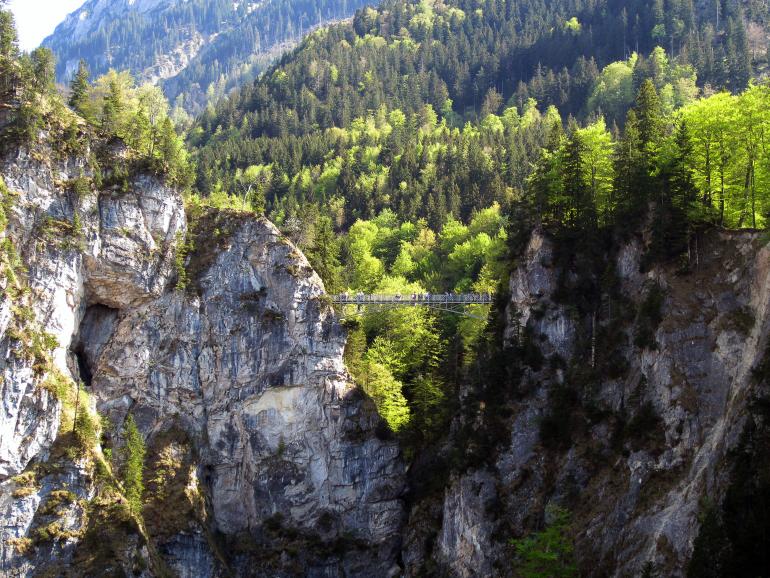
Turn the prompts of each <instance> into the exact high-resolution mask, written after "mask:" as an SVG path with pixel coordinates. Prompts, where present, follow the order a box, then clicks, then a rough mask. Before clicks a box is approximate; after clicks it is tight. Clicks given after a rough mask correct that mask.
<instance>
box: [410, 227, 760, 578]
mask: <svg viewBox="0 0 770 578" xmlns="http://www.w3.org/2000/svg"><path fill="white" fill-rule="evenodd" d="M696 250H697V253H696ZM555 251H556V248H555V245H554V243H553V241H551V240H550V239H549V238H548V237H546V236H543V235H542V234H540V233H537V232H536V233H535V234H533V236H532V238H531V240H530V243H529V246H528V248H527V250H526V252H525V254H524V255H523V256H522V258H521V259H520V262H519V265H518V267H517V268H516V269H515V270H514V272H513V274H512V276H511V281H510V294H511V299H510V303H509V306H508V315H509V322H508V325H507V330H506V334H505V339H506V341H511V342H515V341H521V340H528V342H529V343H530V344H534V345H536V347H537V349H538V350H539V352H540V358H539V359H538V361H537V363H529V362H524V363H523V370H522V372H521V376H520V380H517V381H516V383H507V384H504V387H505V388H507V389H506V391H507V393H506V394H505V399H506V405H507V409H509V410H510V418H509V419H508V420H507V422H506V429H507V431H508V432H509V434H508V435H509V436H510V437H507V438H502V439H500V440H499V442H500V446H499V447H500V451H499V453H498V454H497V456H496V457H495V458H494V459H493V460H492V465H491V466H490V467H485V468H480V469H472V470H471V471H469V472H467V473H465V474H462V475H455V476H453V477H452V479H451V481H450V483H449V485H448V487H447V488H446V490H445V491H444V494H443V497H442V498H441V499H439V500H438V501H436V502H435V503H434V504H433V506H432V507H433V508H434V511H435V512H436V513H439V512H440V517H439V516H437V517H438V518H439V519H440V522H439V523H438V525H436V526H435V529H434V531H435V532H436V536H437V537H436V541H435V545H434V546H433V549H432V552H430V553H426V552H422V553H420V554H418V553H416V551H415V548H416V547H415V545H414V543H410V545H409V547H408V548H407V551H406V552H407V555H405V559H406V561H407V563H408V565H412V567H414V568H416V567H419V565H420V564H424V563H425V560H426V558H430V559H432V560H433V563H435V564H437V565H438V566H439V567H441V568H444V569H446V571H447V572H449V573H450V574H452V575H457V576H479V575H499V576H505V575H508V573H509V572H511V571H512V570H511V568H512V565H514V564H515V562H514V561H515V553H514V551H513V548H512V546H510V544H509V543H508V539H510V538H516V537H520V536H525V535H527V534H529V533H530V532H533V531H534V530H537V529H539V528H542V521H543V510H544V507H545V505H547V504H555V505H558V506H560V507H563V508H566V509H567V510H569V511H570V512H571V515H572V526H571V532H572V538H574V542H575V545H576V561H577V563H578V565H579V566H580V567H581V569H582V571H583V572H584V573H585V574H586V575H595V576H627V575H639V574H640V573H641V572H642V569H643V568H644V566H645V565H646V564H650V563H651V564H652V566H651V568H654V569H656V570H657V571H658V572H659V573H660V575H666V576H682V575H684V574H685V573H686V569H687V564H688V561H689V560H690V557H691V555H692V551H693V544H694V541H695V539H696V537H697V536H698V532H699V527H700V519H701V516H702V514H703V512H704V506H705V505H706V504H709V503H710V504H718V503H719V501H720V500H721V498H722V496H723V495H724V492H725V490H726V487H727V485H728V483H729V478H730V471H731V466H730V459H731V458H730V455H731V453H730V451H731V449H734V448H735V447H736V446H737V445H738V443H739V440H740V438H741V433H742V432H743V431H744V427H745V425H746V423H747V420H748V421H749V422H752V423H753V419H754V418H752V417H751V415H750V407H751V405H750V404H751V400H752V397H755V396H760V395H761V393H762V392H761V391H760V385H759V384H758V383H757V381H756V379H755V377H753V375H752V369H753V368H756V367H758V366H759V365H760V364H761V363H762V360H763V356H764V355H765V349H766V342H767V336H768V332H769V331H770V316H769V315H768V312H769V311H768V307H769V306H770V265H769V264H770V249H769V248H768V246H767V244H766V241H763V240H762V238H761V235H759V234H757V233H753V232H740V233H732V232H718V231H713V232H710V233H707V234H704V235H702V236H700V237H699V239H698V244H697V245H695V244H693V248H692V254H691V255H690V271H689V272H685V273H683V272H681V271H678V270H677V267H674V266H661V267H658V268H654V269H653V270H651V271H649V272H647V273H640V267H639V261H640V257H641V249H640V243H639V240H635V241H632V242H630V243H627V244H625V245H624V246H622V247H621V249H620V250H619V251H617V252H616V253H615V254H614V255H613V256H612V257H611V258H610V260H609V261H608V265H611V266H612V268H613V269H614V271H616V272H617V277H616V278H617V280H618V284H617V287H616V288H614V289H613V290H612V291H608V292H607V294H606V295H604V296H603V298H602V306H601V308H599V309H597V311H596V312H588V313H587V314H586V313H581V312H580V310H579V309H578V307H577V306H576V305H571V302H570V293H569V291H567V292H566V298H565V297H564V295H565V292H564V287H565V286H566V287H567V288H569V286H570V284H571V283H574V284H576V285H577V284H578V283H577V281H578V277H579V275H580V274H581V272H579V271H571V270H566V271H565V270H564V269H563V268H560V266H559V265H558V264H557V260H556V256H555ZM560 284H561V287H560ZM560 289H561V295H562V296H561V297H557V294H558V292H559V290H560ZM655 309H657V311H653V310H655ZM653 318H654V319H653ZM511 351H514V349H513V348H512V349H511ZM511 355H513V353H512V354H511ZM476 411H478V410H476ZM478 413H481V412H478ZM474 415H475V414H474ZM477 423H478V424H482V425H483V420H482V422H477ZM474 427H477V426H474ZM478 427H481V426H478ZM422 507H424V506H422ZM425 524H426V522H425V516H423V517H422V518H420V517H416V516H414V515H412V517H411V519H410V530H409V532H410V533H413V532H419V529H420V527H421V526H424V525H425ZM416 549H417V550H419V547H417V548H416Z"/></svg>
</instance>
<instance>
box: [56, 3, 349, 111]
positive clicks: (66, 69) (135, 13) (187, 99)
mask: <svg viewBox="0 0 770 578" xmlns="http://www.w3.org/2000/svg"><path fill="white" fill-rule="evenodd" d="M362 5H363V2H361V1H360V0H358V1H356V0H353V1H351V2H347V1H346V2H337V1H327V0H297V1H291V2H276V1H268V2H230V1H224V0H193V1H185V2H182V1H179V0H141V1H139V2H135V1H133V0H121V1H120V2H109V1H106V0H89V1H87V2H86V3H85V4H84V5H83V6H82V7H81V8H79V9H78V10H76V11H75V12H74V13H72V14H71V15H69V16H68V17H67V19H66V20H65V21H64V22H63V23H62V24H60V25H59V26H58V27H57V28H56V31H55V32H54V33H53V34H52V35H51V36H50V37H49V38H47V39H46V40H45V41H44V42H43V45H44V46H47V47H49V48H51V49H52V50H53V51H54V53H55V54H56V56H57V59H58V65H57V77H58V78H59V80H61V81H63V82H68V81H69V80H70V79H71V78H72V76H73V75H74V74H75V71H76V70H77V67H78V62H79V61H80V60H81V59H84V60H85V61H86V63H87V65H88V67H89V68H90V70H91V72H92V73H94V74H97V75H100V74H104V73H105V72H107V70H108V69H109V68H114V69H116V70H130V71H131V72H132V73H133V74H134V75H135V76H136V77H137V78H138V79H139V80H140V81H141V82H151V83H153V84H156V83H158V84H162V85H163V87H164V90H165V92H166V94H167V96H168V97H169V100H171V101H172V102H174V101H176V100H177V98H179V100H178V101H177V103H178V104H179V105H180V106H182V107H184V108H185V109H186V110H187V111H188V112H190V113H193V114H196V113H197V112H199V111H201V110H202V109H203V107H205V105H206V103H207V102H209V101H215V100H216V99H217V98H221V97H222V96H224V95H225V94H226V93H227V92H228V91H229V90H230V89H232V88H233V87H235V86H237V85H239V84H241V83H243V82H247V81H249V80H251V79H253V78H254V77H255V76H257V74H258V73H259V72H261V70H262V69H263V68H264V67H266V66H267V65H269V64H270V63H271V62H272V61H273V60H274V59H275V58H276V57H278V56H279V55H280V54H281V53H282V52H283V51H285V50H287V49H288V48H290V47H291V46H292V45H293V44H294V43H296V42H297V41H298V40H299V39H300V38H301V37H302V35H303V33H305V32H307V31H308V30H310V29H312V28H314V27H317V26H319V25H322V24H324V23H327V22H329V21H331V20H339V19H343V18H347V17H349V16H350V15H352V14H353V12H354V11H355V10H356V9H357V8H359V7H360V6H362Z"/></svg>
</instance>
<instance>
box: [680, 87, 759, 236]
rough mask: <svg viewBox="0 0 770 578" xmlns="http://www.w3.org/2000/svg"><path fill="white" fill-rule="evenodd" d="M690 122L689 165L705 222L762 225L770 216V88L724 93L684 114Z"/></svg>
mask: <svg viewBox="0 0 770 578" xmlns="http://www.w3.org/2000/svg"><path fill="white" fill-rule="evenodd" d="M679 116H680V118H681V119H682V121H683V122H686V123H687V128H688V132H689V135H690V140H691V143H692V153H691V155H690V159H689V163H688V164H689V167H690V169H691V170H692V175H693V179H694V181H695V185H696V187H697V189H698V193H699V198H700V200H701V202H702V204H703V206H704V209H705V212H706V215H705V216H704V218H705V219H708V220H711V221H713V222H716V223H718V224H720V225H723V226H728V227H762V226H764V225H765V223H766V219H767V215H768V213H770V193H768V191H770V140H769V139H770V87H768V86H767V85H755V86H751V87H750V88H749V89H748V90H747V91H746V92H744V93H742V94H740V95H735V96H732V95H729V94H726V93H719V94H716V95H714V96H711V97H709V98H705V99H702V100H699V101H696V102H693V103H692V104H690V105H688V106H686V107H685V108H683V109H682V110H681V111H680V112H679Z"/></svg>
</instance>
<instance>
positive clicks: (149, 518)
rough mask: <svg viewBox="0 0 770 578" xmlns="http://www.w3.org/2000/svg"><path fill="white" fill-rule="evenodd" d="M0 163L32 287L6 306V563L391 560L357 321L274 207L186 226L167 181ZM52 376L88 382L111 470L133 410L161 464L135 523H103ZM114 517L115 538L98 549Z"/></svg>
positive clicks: (323, 571) (202, 572)
mask: <svg viewBox="0 0 770 578" xmlns="http://www.w3.org/2000/svg"><path fill="white" fill-rule="evenodd" d="M2 174H3V178H4V180H5V183H6V184H7V186H8V188H9V190H10V191H12V192H13V193H15V194H16V195H15V197H14V199H13V207H12V209H11V215H10V222H9V225H8V227H7V230H6V232H5V238H6V239H8V240H10V241H11V242H12V244H13V246H14V247H15V248H16V251H17V252H18V254H19V257H20V261H21V263H22V264H23V266H24V269H26V272H25V273H23V274H22V275H21V276H22V277H24V279H22V280H20V281H19V283H22V282H23V283H25V284H26V287H25V288H24V290H23V296H22V297H18V298H17V299H16V301H14V300H13V299H11V298H10V297H9V296H8V293H7V292H6V297H5V299H4V300H3V303H2V308H1V309H0V331H1V332H2V333H1V335H2V341H1V342H0V346H1V347H2V349H3V352H4V354H3V356H2V357H3V360H2V361H0V367H1V369H2V374H3V380H2V383H1V384H0V399H2V410H1V411H0V519H2V526H0V534H1V536H0V538H1V539H0V544H2V545H0V573H2V574H4V575H15V576H26V575H31V574H32V573H33V571H35V572H40V571H41V570H42V569H46V568H48V569H49V570H50V571H54V572H56V571H62V572H63V570H62V569H63V568H66V567H67V566H68V565H69V566H70V568H71V570H70V571H71V572H73V573H74V574H76V575H78V574H92V575H100V574H102V573H109V572H111V571H115V569H116V567H117V568H122V569H123V571H126V572H133V573H135V574H138V575H144V576H152V575H157V574H158V573H159V572H160V571H171V572H172V573H174V574H177V575H179V576H220V575H227V574H230V573H234V574H237V575H252V576H263V575H265V576H267V575H269V576H284V575H285V576H292V575H297V571H298V570H297V569H298V568H302V569H303V570H302V571H303V572H307V575H318V576H338V575H339V576H341V575H345V576H357V575H363V574H367V575H380V576H387V575H392V574H396V573H397V572H398V566H397V565H396V560H397V552H398V547H399V541H400V538H399V529H400V526H401V523H402V515H403V505H402V502H401V500H400V496H401V494H402V492H403V484H404V482H403V479H404V468H403V465H402V462H401V460H400V456H399V449H398V446H397V444H396V443H395V442H393V441H391V440H387V439H379V438H378V437H377V435H375V431H376V429H377V426H378V423H379V418H378V416H377V415H376V412H375V411H374V409H373V405H372V404H371V402H370V401H369V400H367V399H364V398H363V397H362V395H361V394H360V392H359V391H358V390H357V389H356V388H355V387H354V386H353V384H352V383H351V382H350V379H349V377H348V375H347V373H346V371H345V368H344V365H343V362H342V352H343V348H344V342H345V340H344V334H343V332H342V331H341V329H340V327H339V325H338V323H337V320H336V318H335V316H334V313H333V310H332V309H331V307H330V306H329V305H328V304H327V302H326V299H325V296H324V291H323V286H322V283H321V281H320V279H319V278H318V277H317V275H316V274H315V273H314V272H313V271H312V269H311V268H310V266H309V265H308V263H307V261H306V260H305V258H304V257H303V256H302V255H301V254H300V253H299V252H298V251H297V250H296V248H295V247H294V246H293V245H292V244H291V243H290V242H289V241H287V240H286V239H285V238H283V237H282V236H281V234H280V233H279V232H278V230H277V229H276V228H275V227H274V226H273V225H272V224H271V223H269V222H268V221H266V220H264V219H254V218H251V217H247V216H242V215H238V214H228V213H217V212H208V211H204V212H203V213H200V214H197V215H196V219H195V220H194V221H192V222H188V220H187V217H186V215H185V211H184V206H183V203H182V199H181V197H180V196H179V195H178V194H177V193H176V192H175V191H174V190H171V189H169V188H167V187H165V186H164V185H163V184H161V183H160V182H158V181H157V180H156V179H154V178H153V177H149V176H137V177H135V178H134V179H133V180H132V181H131V183H130V187H129V190H128V191H127V192H124V191H117V190H100V191H97V190H93V191H91V192H84V191H83V187H82V186H81V187H79V188H77V187H73V186H72V183H73V182H74V179H78V178H80V179H81V180H82V176H83V175H85V177H86V178H87V177H88V176H89V174H88V169H87V167H86V166H85V164H84V163H83V162H80V161H78V160H77V159H69V160H66V161H61V162H55V161H49V162H43V161H42V160H40V159H39V158H33V157H31V156H29V155H27V154H26V153H19V154H18V156H17V157H15V158H12V159H6V161H5V162H4V163H3V165H2ZM75 188H77V190H78V191H79V194H76V193H75V192H74V191H73V189H75ZM185 238H186V239H188V242H189V240H190V239H192V240H193V242H194V244H195V247H194V248H192V249H191V250H190V248H189V247H188V252H189V256H188V257H187V260H186V261H184V260H181V259H179V258H177V254H178V252H179V251H180V250H181V243H182V242H183V241H184V239H185ZM182 263H184V267H185V269H186V271H187V273H188V274H189V282H188V284H187V287H177V285H181V284H179V283H177V278H178V274H179V272H180V271H179V266H180V265H181V264H182ZM19 271H22V269H21V267H19ZM5 283H6V286H8V284H9V283H11V281H9V280H8V278H7V277H6V280H5ZM19 299H24V300H25V303H27V304H28V306H29V307H28V308H29V309H30V310H31V311H32V315H30V314H27V315H26V317H32V319H30V320H29V321H28V324H29V325H30V326H34V327H35V328H36V331H39V332H40V334H41V335H49V336H55V338H56V344H55V347H54V350H53V352H52V355H51V366H50V367H41V364H40V363H37V365H36V363H35V360H34V356H30V355H25V354H24V353H23V351H22V349H23V347H22V345H23V344H22V343H20V341H19V339H18V337H19V335H18V331H14V327H15V325H18V324H19V323H20V321H19V319H18V317H19V315H18V310H19ZM14 312H15V313H14ZM52 373H54V374H55V373H58V374H61V375H63V376H64V378H71V379H72V380H74V381H82V382H84V384H85V387H84V392H86V393H87V394H90V396H89V398H90V400H91V403H92V405H93V407H92V409H94V410H97V411H98V412H99V413H100V414H101V415H102V416H103V417H104V418H105V420H104V422H105V426H104V432H103V434H102V438H101V440H100V442H99V447H98V448H97V449H96V450H95V451H96V453H97V454H98V455H99V456H101V454H102V451H103V450H105V451H104V453H105V454H107V455H108V457H109V454H110V453H111V455H112V458H111V463H112V470H113V472H114V473H118V472H119V471H120V470H121V467H122V461H121V459H122V458H121V456H122V455H123V453H124V452H123V446H124V424H125V420H126V418H127V416H129V415H131V416H133V418H134V419H135V421H136V423H137V425H138V428H139V431H140V432H141V434H142V437H143V438H144V440H145V442H146V446H147V458H146V461H145V475H144V479H145V486H146V490H145V502H146V504H145V507H144V509H143V512H142V514H143V516H142V517H143V522H142V523H139V526H135V527H134V528H133V530H131V529H130V525H131V524H130V521H126V520H124V523H123V525H122V526H121V525H120V524H117V525H116V523H115V521H114V520H110V519H108V518H109V516H108V514H109V512H112V511H113V510H111V509H110V508H113V506H114V504H110V503H107V502H108V500H107V499H106V498H105V493H104V492H103V491H101V490H100V489H99V488H100V487H101V486H100V484H101V483H102V482H101V481H100V480H102V479H103V477H104V475H105V474H104V473H103V472H102V473H100V471H99V470H100V468H99V467H98V463H97V464H95V462H98V461H99V460H94V459H85V458H81V457H79V456H77V455H74V454H73V452H71V451H68V450H67V447H66V446H67V440H66V439H64V436H62V435H61V432H62V431H64V429H66V428H63V427H62V423H61V416H62V415H63V413H65V412H64V407H63V406H64V404H63V403H62V402H61V401H60V399H58V398H57V396H56V395H55V394H54V392H53V390H55V388H51V387H46V386H45V384H46V383H47V381H46V380H49V379H50V374H52ZM65 425H66V424H65ZM107 449H109V450H110V452H106V450H107ZM107 461H110V460H107ZM102 469H103V468H102ZM100 476H102V477H100ZM117 477H118V478H119V475H118V476H117ZM65 494H66V495H65ZM113 498H114V496H113ZM115 500H116V502H117V503H118V504H119V503H120V501H121V500H122V498H119V497H118V498H115ZM54 501H55V502H56V503H55V504H54V505H51V504H52V503H53V502H54ZM115 507H117V506H115ZM105 512H106V513H105ZM102 522H104V527H103V528H101V529H100V523H102ZM52 523H54V524H57V526H56V527H55V528H52V527H51V526H50V525H51V524H52ZM117 527H120V528H122V530H121V532H122V534H121V536H123V538H121V539H120V540H114V542H119V543H120V544H119V545H116V544H109V546H110V548H112V551H110V552H109V553H108V555H105V556H103V558H104V559H102V558H100V556H99V554H100V552H101V553H103V552H102V550H103V549H104V548H105V547H106V546H105V543H107V542H110V537H111V536H113V535H114V534H115V532H116V531H117V530H116V528H117ZM127 527H129V529H128V530H126V528H127ZM41 528H42V529H43V530H45V532H42V531H41ZM54 529H55V530H56V531H55V532H53V531H52V530H54ZM100 533H101V535H100ZM105 560H107V562H105ZM105 563H106V564H108V565H111V566H110V567H109V568H108V567H107V566H104V564H105ZM100 564H102V565H101V566H100Z"/></svg>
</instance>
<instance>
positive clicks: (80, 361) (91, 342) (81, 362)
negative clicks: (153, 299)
mask: <svg viewBox="0 0 770 578" xmlns="http://www.w3.org/2000/svg"><path fill="white" fill-rule="evenodd" d="M119 313H120V311H119V310H118V309H114V308H112V307H108V306H107V305H102V304H101V303H96V304H93V305H89V306H88V308H87V309H86V312H85V314H84V315H83V319H82V320H81V322H80V326H79V327H78V331H77V333H76V336H75V339H74V340H73V342H72V347H71V348H70V350H71V352H72V355H73V357H74V361H75V364H76V365H77V374H78V376H79V378H80V381H82V382H83V384H84V385H85V386H86V387H90V386H91V384H92V382H93V377H94V374H95V373H96V369H97V363H98V358H99V355H100V353H101V351H102V349H103V348H104V347H105V345H107V343H108V342H109V340H110V338H111V337H112V334H113V331H114V329H115V325H116V322H117V319H118V314H119ZM73 369H75V368H74V367H73Z"/></svg>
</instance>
